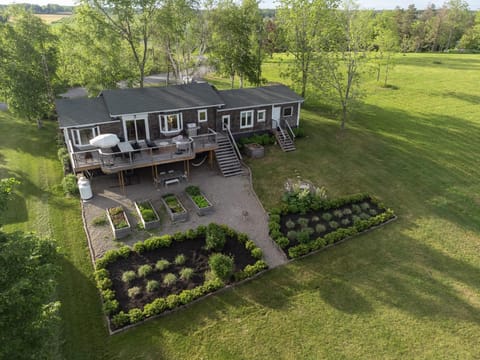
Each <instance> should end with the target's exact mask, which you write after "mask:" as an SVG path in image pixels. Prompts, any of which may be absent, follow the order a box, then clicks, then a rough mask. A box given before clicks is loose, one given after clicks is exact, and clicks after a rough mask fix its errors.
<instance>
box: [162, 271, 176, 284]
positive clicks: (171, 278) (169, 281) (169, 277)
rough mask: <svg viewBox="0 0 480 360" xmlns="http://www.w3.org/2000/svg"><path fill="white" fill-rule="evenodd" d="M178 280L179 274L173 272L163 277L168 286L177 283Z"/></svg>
mask: <svg viewBox="0 0 480 360" xmlns="http://www.w3.org/2000/svg"><path fill="white" fill-rule="evenodd" d="M176 281H177V276H176V275H175V274H172V273H168V274H165V276H164V277H163V283H164V284H165V285H167V286H171V285H173V284H175V282H176Z"/></svg>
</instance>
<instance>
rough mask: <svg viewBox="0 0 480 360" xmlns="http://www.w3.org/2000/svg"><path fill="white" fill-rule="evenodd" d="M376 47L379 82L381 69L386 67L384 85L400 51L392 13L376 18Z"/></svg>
mask: <svg viewBox="0 0 480 360" xmlns="http://www.w3.org/2000/svg"><path fill="white" fill-rule="evenodd" d="M375 45H376V46H377V49H378V51H377V54H376V61H377V64H378V69H377V71H378V72H377V81H379V80H380V73H381V67H382V66H383V67H384V77H383V78H384V83H383V86H384V87H386V86H387V83H388V75H389V72H390V69H391V67H392V65H393V59H394V56H395V54H396V53H397V52H398V51H399V50H400V47H399V36H398V33H397V29H396V27H395V23H394V21H393V19H392V18H391V15H390V13H387V12H385V13H382V14H381V15H380V16H377V18H376V26H375Z"/></svg>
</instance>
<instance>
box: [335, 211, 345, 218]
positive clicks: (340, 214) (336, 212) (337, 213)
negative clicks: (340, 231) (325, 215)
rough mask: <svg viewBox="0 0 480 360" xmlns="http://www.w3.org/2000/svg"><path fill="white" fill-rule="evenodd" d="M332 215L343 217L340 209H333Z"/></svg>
mask: <svg viewBox="0 0 480 360" xmlns="http://www.w3.org/2000/svg"><path fill="white" fill-rule="evenodd" d="M333 216H335V217H336V218H338V219H340V218H342V217H343V211H342V210H334V211H333Z"/></svg>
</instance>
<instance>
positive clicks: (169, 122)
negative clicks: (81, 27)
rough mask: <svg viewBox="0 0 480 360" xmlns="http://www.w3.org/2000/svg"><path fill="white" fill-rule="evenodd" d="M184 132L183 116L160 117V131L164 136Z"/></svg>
mask: <svg viewBox="0 0 480 360" xmlns="http://www.w3.org/2000/svg"><path fill="white" fill-rule="evenodd" d="M182 130H183V117H182V114H169V115H160V131H161V132H162V133H164V134H170V133H178V132H180V131H182Z"/></svg>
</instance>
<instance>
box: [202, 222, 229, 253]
mask: <svg viewBox="0 0 480 360" xmlns="http://www.w3.org/2000/svg"><path fill="white" fill-rule="evenodd" d="M226 241H227V238H226V236H225V232H224V231H223V229H222V228H221V227H220V226H218V225H217V224H213V223H212V224H209V225H208V226H207V233H206V236H205V248H206V249H207V250H215V251H220V250H222V249H223V247H224V246H225V242H226Z"/></svg>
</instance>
